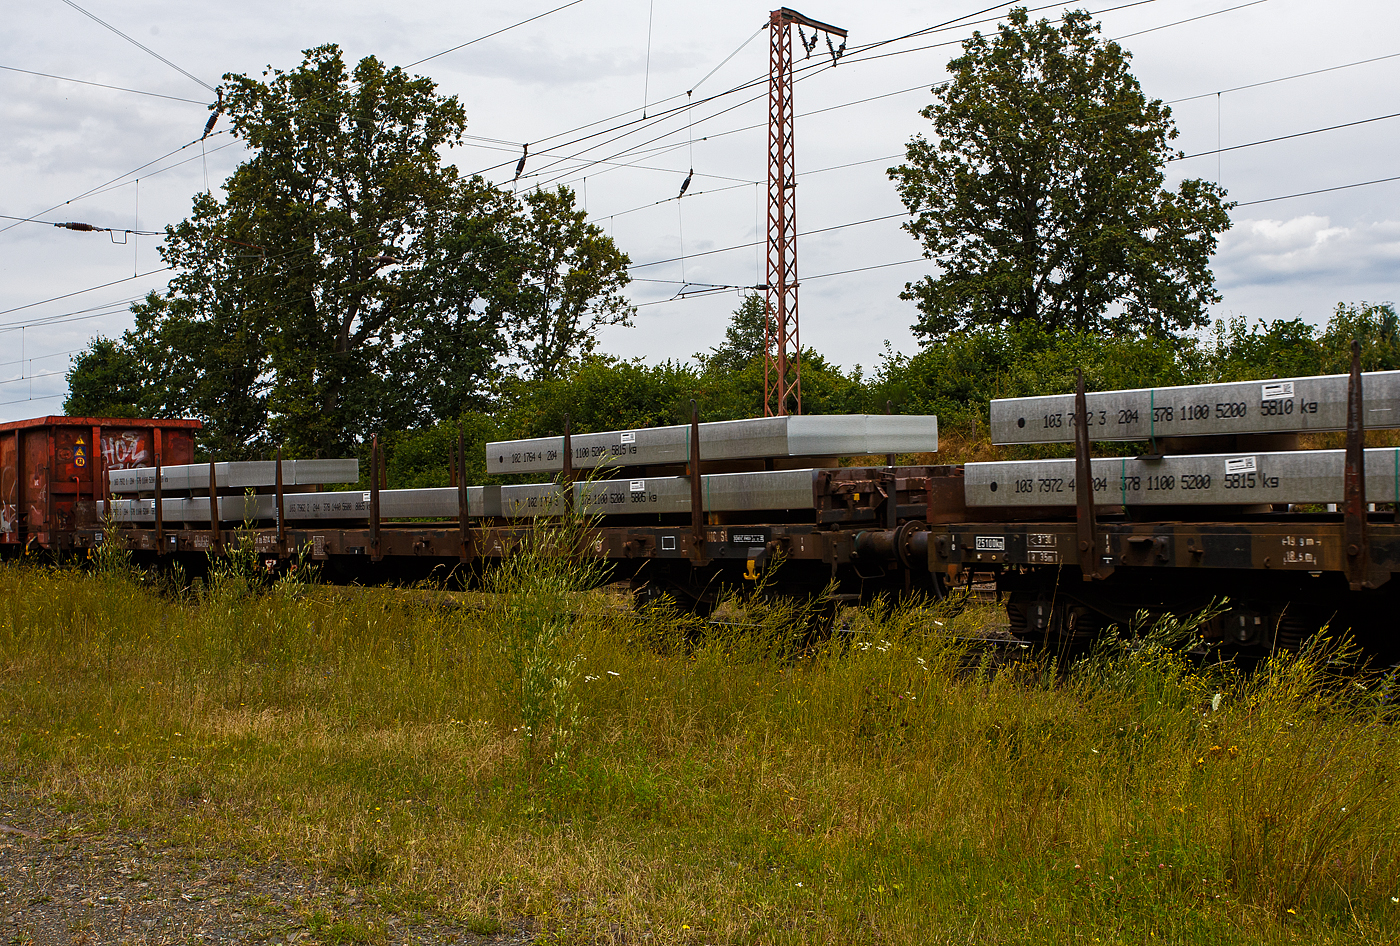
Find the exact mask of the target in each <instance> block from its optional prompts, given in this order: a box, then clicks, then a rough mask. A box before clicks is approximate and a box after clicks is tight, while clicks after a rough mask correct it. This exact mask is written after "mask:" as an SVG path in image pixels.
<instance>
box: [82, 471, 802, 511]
mask: <svg viewBox="0 0 1400 946" xmlns="http://www.w3.org/2000/svg"><path fill="white" fill-rule="evenodd" d="M820 472H821V471H818V470H811V469H808V470H779V471H774V472H765V473H714V474H710V475H707V476H704V477H702V478H701V496H702V504H703V506H704V509H705V510H706V511H709V512H738V511H750V510H759V509H771V510H792V509H812V508H815V506H816V504H817V501H818V498H819V497H818V493H817V484H818V482H819V479H818V477H819V473H820ZM571 490H572V492H573V496H574V499H573V501H574V508H575V509H577V510H578V511H580V512H583V513H585V514H588V515H638V514H643V513H647V514H657V513H688V512H689V511H690V480H689V478H687V477H684V476H661V477H646V478H639V479H620V480H584V481H579V482H575V483H573V484H572V485H571ZM218 500H219V521H220V522H243V521H250V522H270V521H275V520H276V518H277V497H276V496H272V495H268V494H266V493H263V494H258V495H251V496H220V497H218ZM457 501H458V500H457V490H456V488H455V487H442V488H436V489H383V490H380V491H379V515H380V518H382V519H456V518H457V514H458V508H457ZM98 507H99V508H98V513H99V515H100V514H102V513H103V511H104V507H103V505H102V504H101V503H99V504H98ZM282 508H283V513H284V515H285V516H286V519H287V521H288V522H318V521H333V520H347V519H348V520H365V519H368V518H369V517H370V494H369V492H368V491H367V490H356V491H353V492H328V493H292V494H288V495H286V496H284V497H283V500H282ZM563 511H564V506H563V501H562V493H561V488H560V486H559V485H558V484H555V483H526V484H517V485H511V486H470V487H468V488H467V515H468V516H471V517H473V518H480V517H505V518H510V519H530V518H534V517H536V516H556V515H559V514H560V513H561V512H563ZM112 514H113V515H114V516H115V518H116V520H117V521H118V522H122V523H127V522H154V521H155V500H154V499H126V500H114V501H113V502H112ZM161 514H162V518H163V520H164V521H166V522H182V521H183V522H190V523H201V524H202V523H208V522H209V499H208V497H199V496H195V497H188V498H171V499H165V498H162V500H161Z"/></svg>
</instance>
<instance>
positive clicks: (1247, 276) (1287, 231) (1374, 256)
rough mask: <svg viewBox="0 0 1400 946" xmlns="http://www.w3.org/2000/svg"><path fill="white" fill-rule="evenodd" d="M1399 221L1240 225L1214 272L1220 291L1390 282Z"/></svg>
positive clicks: (1399, 250) (1309, 219)
mask: <svg viewBox="0 0 1400 946" xmlns="http://www.w3.org/2000/svg"><path fill="white" fill-rule="evenodd" d="M1397 264H1400V221H1395V220H1384V221H1378V222H1373V223H1357V224H1356V225H1353V226H1334V225H1333V224H1332V221H1331V219H1330V218H1329V217H1326V216H1321V215H1317V214H1306V215H1303V216H1299V217H1293V218H1290V219H1287V220H1240V221H1236V222H1235V225H1234V228H1233V229H1232V230H1231V231H1230V232H1229V233H1227V234H1226V235H1225V236H1224V238H1223V239H1222V240H1221V247H1220V252H1219V253H1218V254H1217V256H1216V259H1215V270H1216V274H1217V277H1218V279H1219V281H1220V285H1221V287H1222V288H1223V289H1224V290H1226V291H1227V292H1228V291H1229V290H1230V289H1235V288H1241V287H1245V286H1254V285H1260V284H1278V283H1296V282H1316V281H1319V280H1325V281H1327V282H1331V283H1334V284H1341V285H1345V284H1347V283H1376V282H1392V281H1394V280H1395V278H1396V275H1397V273H1398V272H1400V268H1398V267H1397Z"/></svg>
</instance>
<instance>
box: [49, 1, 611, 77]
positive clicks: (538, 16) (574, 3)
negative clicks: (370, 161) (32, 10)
mask: <svg viewBox="0 0 1400 946" xmlns="http://www.w3.org/2000/svg"><path fill="white" fill-rule="evenodd" d="M64 2H65V3H67V2H68V0H64ZM582 2H583V0H569V2H568V3H565V4H563V5H561V6H557V7H555V8H554V9H553V10H546V11H545V12H543V13H537V14H535V15H534V16H532V17H530V18H528V19H525V20H521V21H520V22H519V23H512V24H511V25H510V26H503V27H501V28H500V29H498V30H496V31H495V32H494V33H487V34H486V35H485V36H478V37H477V38H476V39H470V40H467V41H466V42H465V43H461V44H459V45H457V46H453V47H452V48H451V49H444V50H443V51H442V52H440V53H433V54H432V55H431V56H426V57H424V58H423V59H420V60H418V61H417V62H411V63H409V64H408V65H406V66H404V67H403V68H404V69H412V68H413V67H414V66H421V65H422V64H423V63H425V62H427V61H428V60H430V59H437V58H438V57H439V56H446V55H447V54H448V53H455V52H456V51H457V50H459V49H466V48H467V47H468V46H471V45H472V44H474V43H479V42H481V41H482V40H484V39H490V38H491V37H493V36H500V35H501V34H502V33H506V32H509V31H510V30H513V29H515V28H516V27H517V26H524V25H525V24H526V23H533V22H535V21H536V20H539V19H542V18H544V17H547V16H549V15H550V14H552V13H558V12H559V11H560V10H567V9H568V8H569V7H572V6H577V5H578V4H580V3H582Z"/></svg>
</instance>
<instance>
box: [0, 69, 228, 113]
mask: <svg viewBox="0 0 1400 946" xmlns="http://www.w3.org/2000/svg"><path fill="white" fill-rule="evenodd" d="M0 69H3V70H5V71H6V72H22V73H24V74H25V75H27V76H42V77H43V78H45V79H57V80H58V81H60V82H77V83H78V84H79V85H91V86H96V87H97V88H99V89H111V90H113V91H114V92H131V93H133V94H135V95H149V96H151V97H152V98H157V99H169V100H170V101H172V102H187V103H189V104H190V105H198V106H199V107H201V108H207V107H208V103H207V102H201V101H199V100H197V99H185V98H181V97H180V96H178V95H164V94H162V93H160V92H146V91H144V90H142V89H127V88H123V87H122V86H119V85H107V84H106V83H105V82H89V81H88V80H87V79H74V78H73V77H71V76H56V75H52V74H51V73H48V72H35V71H34V70H32V69H19V68H16V67H15V66H0Z"/></svg>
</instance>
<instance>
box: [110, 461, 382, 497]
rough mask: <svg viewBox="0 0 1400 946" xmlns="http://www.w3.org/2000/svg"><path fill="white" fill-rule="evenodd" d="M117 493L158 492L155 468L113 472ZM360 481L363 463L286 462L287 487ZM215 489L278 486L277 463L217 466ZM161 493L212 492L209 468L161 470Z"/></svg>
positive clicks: (193, 466)
mask: <svg viewBox="0 0 1400 946" xmlns="http://www.w3.org/2000/svg"><path fill="white" fill-rule="evenodd" d="M108 475H109V477H110V478H111V490H112V492H113V493H118V494H125V493H149V492H152V491H154V490H155V488H156V471H155V467H141V468H138V469H133V470H112V471H111V472H110V473H109V474H108ZM359 478H360V461H359V460H283V461H282V485H283V486H313V485H314V486H323V485H325V484H327V483H353V482H355V481H356V480H358V479H359ZM214 482H215V486H216V487H217V488H218V489H221V490H235V489H236V490H243V489H254V488H257V487H266V486H275V485H276V484H277V461H275V460H243V461H234V462H231V463H215V464H214ZM160 489H161V492H162V493H163V494H164V493H180V492H189V491H191V490H208V489H209V464H208V463H188V464H183V465H180V466H163V467H161V468H160Z"/></svg>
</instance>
